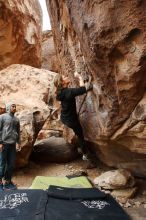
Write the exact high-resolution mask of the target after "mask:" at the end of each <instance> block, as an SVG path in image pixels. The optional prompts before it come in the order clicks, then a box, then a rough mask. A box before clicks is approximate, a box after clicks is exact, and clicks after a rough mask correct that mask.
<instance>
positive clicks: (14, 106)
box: [10, 104, 16, 114]
mask: <svg viewBox="0 0 146 220" xmlns="http://www.w3.org/2000/svg"><path fill="white" fill-rule="evenodd" d="M10 112H11V113H13V114H14V113H15V112H16V105H15V104H13V105H11V108H10Z"/></svg>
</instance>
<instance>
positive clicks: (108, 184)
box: [94, 170, 135, 189]
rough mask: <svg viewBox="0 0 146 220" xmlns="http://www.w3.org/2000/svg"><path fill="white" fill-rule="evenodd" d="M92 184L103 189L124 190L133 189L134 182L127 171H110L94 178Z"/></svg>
mask: <svg viewBox="0 0 146 220" xmlns="http://www.w3.org/2000/svg"><path fill="white" fill-rule="evenodd" d="M94 184H95V185H97V186H99V187H101V188H103V189H124V188H128V187H133V186H134V184H135V181H134V178H133V176H132V175H131V173H130V172H128V171H127V170H112V171H107V172H105V173H103V174H101V175H100V176H98V177H96V178H95V179H94Z"/></svg>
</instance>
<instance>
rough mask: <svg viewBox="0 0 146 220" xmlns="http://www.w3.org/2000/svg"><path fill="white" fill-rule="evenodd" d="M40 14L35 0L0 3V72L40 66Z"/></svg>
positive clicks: (13, 0)
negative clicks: (16, 67) (16, 65)
mask: <svg viewBox="0 0 146 220" xmlns="http://www.w3.org/2000/svg"><path fill="white" fill-rule="evenodd" d="M41 34H42V12H41V8H40V5H39V3H38V0H31V1H28V0H26V1H18V0H1V1H0V69H3V68H5V67H7V66H9V65H11V64H15V63H19V64H28V65H31V66H34V67H40V66H41Z"/></svg>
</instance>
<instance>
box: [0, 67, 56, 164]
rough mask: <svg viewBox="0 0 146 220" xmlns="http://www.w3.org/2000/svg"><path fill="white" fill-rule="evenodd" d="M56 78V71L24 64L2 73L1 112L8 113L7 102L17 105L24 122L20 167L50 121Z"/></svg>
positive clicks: (19, 115) (0, 73)
mask: <svg viewBox="0 0 146 220" xmlns="http://www.w3.org/2000/svg"><path fill="white" fill-rule="evenodd" d="M55 76H56V73H54V72H51V71H48V70H44V69H37V68H34V67H30V66H28V65H20V64H13V65H11V66H9V67H7V68H5V69H3V70H1V71H0V85H1V86H0V110H1V112H2V111H4V103H7V102H14V103H16V106H17V114H16V115H17V116H18V118H19V119H20V127H21V147H22V150H21V151H20V152H19V153H18V154H19V155H18V157H17V167H20V166H21V167H22V166H25V165H26V164H27V163H28V160H29V156H30V154H31V152H32V148H33V144H34V142H35V140H36V138H37V135H38V133H39V131H40V130H41V128H42V127H43V125H44V123H45V122H46V120H47V119H49V116H50V108H49V107H48V104H47V103H48V100H49V99H50V97H51V96H52V93H54V87H53V80H54V79H55ZM49 120H50V119H49ZM50 136H51V135H50Z"/></svg>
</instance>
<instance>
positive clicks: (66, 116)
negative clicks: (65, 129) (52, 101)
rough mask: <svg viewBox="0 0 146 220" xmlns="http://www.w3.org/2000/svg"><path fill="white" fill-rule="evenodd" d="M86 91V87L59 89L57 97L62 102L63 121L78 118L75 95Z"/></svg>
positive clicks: (71, 120) (72, 120)
mask: <svg viewBox="0 0 146 220" xmlns="http://www.w3.org/2000/svg"><path fill="white" fill-rule="evenodd" d="M86 92H87V91H86V88H85V87H79V88H64V89H61V90H60V91H58V94H57V97H56V99H57V100H58V101H60V102H61V120H62V122H74V121H75V120H77V119H78V117H77V110H76V100H75V97H76V96H79V95H83V94H84V93H86Z"/></svg>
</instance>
